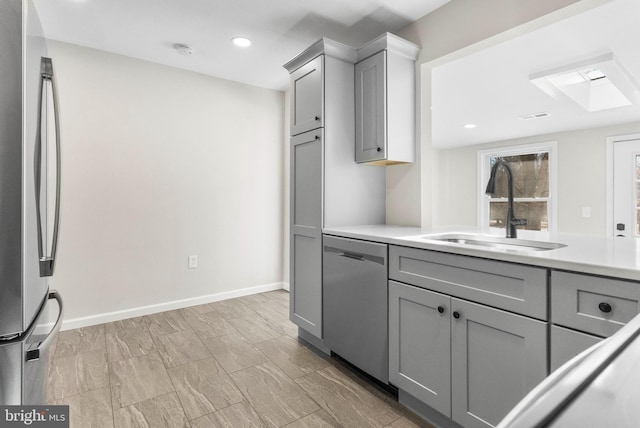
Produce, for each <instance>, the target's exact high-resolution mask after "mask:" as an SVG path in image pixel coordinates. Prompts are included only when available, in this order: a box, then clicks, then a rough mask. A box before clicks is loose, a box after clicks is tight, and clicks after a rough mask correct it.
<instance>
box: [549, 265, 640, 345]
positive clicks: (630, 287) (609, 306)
mask: <svg viewBox="0 0 640 428" xmlns="http://www.w3.org/2000/svg"><path fill="white" fill-rule="evenodd" d="M639 312H640V284H639V283H637V282H632V281H624V280H618V279H610V278H600V277H597V276H590V275H582V274H576V273H569V272H560V271H552V272H551V320H552V321H553V323H554V324H560V325H563V326H565V327H571V328H575V329H577V330H582V331H585V332H587V333H591V334H596V335H598V336H604V337H608V336H611V335H612V334H614V333H615V332H616V331H618V330H619V329H620V328H621V327H622V326H623V325H625V324H626V323H627V322H629V321H631V318H633V317H635V316H636V315H637V314H638V313H639Z"/></svg>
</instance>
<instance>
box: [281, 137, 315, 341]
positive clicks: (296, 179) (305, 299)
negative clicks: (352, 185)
mask: <svg viewBox="0 0 640 428" xmlns="http://www.w3.org/2000/svg"><path fill="white" fill-rule="evenodd" d="M322 159H323V145H322V129H318V130H316V131H311V132H306V133H304V134H300V135H296V136H294V137H292V138H291V196H292V197H291V235H290V236H291V242H290V251H291V264H290V281H291V282H292V284H293V285H294V286H292V287H291V290H290V292H291V295H290V304H289V311H290V319H291V321H293V322H294V323H295V324H296V325H298V326H300V327H302V328H304V329H305V330H306V331H308V332H309V333H311V334H313V335H315V336H317V337H319V338H320V337H322Z"/></svg>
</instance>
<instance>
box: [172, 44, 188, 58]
mask: <svg viewBox="0 0 640 428" xmlns="http://www.w3.org/2000/svg"><path fill="white" fill-rule="evenodd" d="M173 48H174V49H175V50H177V51H178V53H179V54H180V55H185V56H189V55H191V54H192V53H193V48H192V47H191V46H189V45H185V44H184V43H176V44H175V45H173Z"/></svg>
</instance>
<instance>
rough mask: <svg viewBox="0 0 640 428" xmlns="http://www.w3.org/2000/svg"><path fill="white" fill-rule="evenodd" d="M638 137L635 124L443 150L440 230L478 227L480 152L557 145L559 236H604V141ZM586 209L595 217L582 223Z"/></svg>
mask: <svg viewBox="0 0 640 428" xmlns="http://www.w3.org/2000/svg"><path fill="white" fill-rule="evenodd" d="M639 132H640V122H637V123H632V124H627V125H620V126H611V127H606V128H596V129H587V130H581V131H573V132H563V133H557V134H547V135H538V136H533V137H527V138H520V139H516V140H509V141H501V142H499V143H493V144H483V145H479V146H473V147H465V148H460V149H455V150H443V151H441V152H440V153H439V165H440V168H439V180H440V182H441V183H444V184H443V186H442V187H443V189H442V192H440V194H439V197H438V199H436V200H435V201H434V205H435V206H436V207H437V212H438V217H439V219H440V221H439V224H450V225H469V226H476V225H477V195H478V178H477V177H478V172H477V167H478V165H477V162H478V150H482V149H488V148H494V147H504V146H511V145H519V144H528V143H539V142H547V141H556V142H557V144H558V176H557V184H558V187H557V189H558V198H557V201H558V232H561V233H576V234H584V235H605V234H606V224H605V215H606V212H605V210H606V206H605V204H606V191H607V189H606V164H605V159H606V140H607V137H614V136H619V135H627V134H634V133H639ZM582 207H590V208H591V217H589V218H583V217H582Z"/></svg>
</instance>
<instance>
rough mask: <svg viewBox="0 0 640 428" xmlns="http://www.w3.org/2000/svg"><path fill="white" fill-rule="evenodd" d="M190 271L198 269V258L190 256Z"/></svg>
mask: <svg viewBox="0 0 640 428" xmlns="http://www.w3.org/2000/svg"><path fill="white" fill-rule="evenodd" d="M188 267H189V269H195V268H197V267H198V256H189V264H188Z"/></svg>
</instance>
